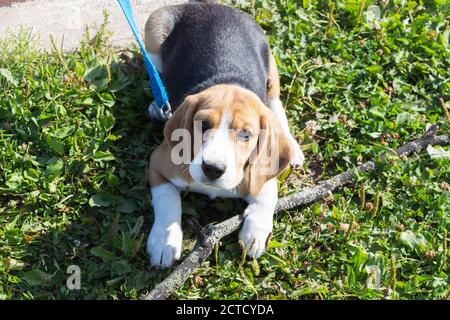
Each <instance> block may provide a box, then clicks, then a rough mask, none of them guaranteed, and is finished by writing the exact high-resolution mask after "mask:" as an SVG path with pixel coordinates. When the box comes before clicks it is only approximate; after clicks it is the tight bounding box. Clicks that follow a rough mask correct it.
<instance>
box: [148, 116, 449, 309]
mask: <svg viewBox="0 0 450 320" xmlns="http://www.w3.org/2000/svg"><path fill="white" fill-rule="evenodd" d="M437 130H438V126H437V125H432V126H431V127H430V128H429V129H428V131H426V132H425V134H424V135H423V136H422V137H420V138H419V139H416V140H414V141H411V142H408V143H406V144H405V145H403V146H401V147H400V148H398V149H397V150H395V151H391V152H388V153H386V154H383V155H382V156H381V157H380V161H381V162H385V161H386V158H387V157H389V156H391V157H401V158H404V157H408V156H410V155H413V154H418V153H420V152H421V151H423V150H425V149H426V148H427V147H428V146H429V145H450V136H448V135H447V136H436V133H437ZM376 168H377V165H376V162H375V161H374V160H372V161H368V162H365V163H363V164H361V165H359V166H357V167H356V168H354V169H351V170H348V171H346V172H344V173H341V174H338V175H336V176H334V177H331V178H330V179H328V180H325V181H322V182H320V183H318V184H317V186H315V187H313V188H308V189H306V190H303V191H301V192H299V193H295V194H292V195H289V196H286V197H284V198H281V199H279V200H278V203H277V206H276V208H275V212H280V211H282V210H288V209H292V208H295V207H298V206H301V205H307V204H311V203H314V202H316V201H319V200H321V199H323V198H325V197H327V196H329V195H330V194H331V192H332V191H333V190H335V189H336V188H338V187H342V186H344V185H346V184H347V183H349V182H351V180H352V179H353V177H355V175H356V174H357V172H370V171H374V170H375V169H376ZM243 221H244V219H243V217H242V215H235V216H233V217H231V218H230V219H228V220H225V221H223V222H221V223H218V224H216V225H214V226H212V227H209V228H208V229H206V231H205V232H204V234H202V236H201V237H199V239H202V241H199V240H198V241H197V245H196V247H195V248H194V250H193V251H192V252H191V253H190V254H189V255H188V257H187V258H186V259H185V260H184V261H183V262H181V264H180V265H178V267H176V269H175V270H174V271H173V272H172V273H171V274H170V275H169V276H168V277H167V278H166V279H165V280H163V281H162V282H161V283H159V284H157V285H156V286H155V288H154V289H153V290H152V291H151V292H150V293H149V294H147V295H144V296H142V297H141V299H143V300H163V299H167V298H168V297H169V296H170V295H171V294H172V293H173V292H174V291H175V290H176V289H178V288H179V287H181V286H182V285H183V283H184V282H185V281H186V280H187V278H188V277H189V276H190V275H191V274H192V273H193V272H194V270H195V269H196V268H198V267H199V266H200V265H201V264H202V263H203V262H204V261H205V260H206V259H207V258H208V257H209V255H210V254H211V252H212V251H213V249H214V247H215V245H216V244H217V243H218V242H219V240H220V239H222V238H223V237H225V236H227V235H229V234H231V233H233V232H234V231H236V230H237V229H239V227H240V225H241V224H242V222H243ZM196 229H197V231H196V233H198V227H196Z"/></svg>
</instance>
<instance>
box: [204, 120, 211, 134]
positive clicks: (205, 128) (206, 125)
mask: <svg viewBox="0 0 450 320" xmlns="http://www.w3.org/2000/svg"><path fill="white" fill-rule="evenodd" d="M209 129H211V126H210V124H209V122H208V121H202V133H205V132H206V131H208V130H209Z"/></svg>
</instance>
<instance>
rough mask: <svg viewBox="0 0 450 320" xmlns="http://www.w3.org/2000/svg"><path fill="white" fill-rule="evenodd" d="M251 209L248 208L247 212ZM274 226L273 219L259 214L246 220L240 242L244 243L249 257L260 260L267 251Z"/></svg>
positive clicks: (240, 233) (252, 215)
mask: <svg viewBox="0 0 450 320" xmlns="http://www.w3.org/2000/svg"><path fill="white" fill-rule="evenodd" d="M249 209H250V208H247V210H249ZM247 210H246V211H247ZM250 210H251V209H250ZM244 216H245V212H244ZM272 225H273V222H272V219H271V218H267V217H261V216H260V215H259V214H258V213H256V214H251V215H248V216H247V217H246V218H245V221H244V226H243V227H242V229H241V231H240V232H239V240H242V241H243V242H244V244H245V250H247V255H248V256H249V257H252V258H259V257H260V256H261V255H262V254H263V253H264V252H265V251H266V248H267V242H268V238H269V236H270V233H271V232H272ZM252 243H253V245H252Z"/></svg>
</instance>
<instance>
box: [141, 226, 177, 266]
mask: <svg viewBox="0 0 450 320" xmlns="http://www.w3.org/2000/svg"><path fill="white" fill-rule="evenodd" d="M182 242H183V231H182V230H181V227H180V226H179V225H178V224H172V225H171V226H169V227H168V228H161V227H158V226H153V228H152V231H151V232H150V235H149V237H148V240H147V253H148V255H149V258H150V264H151V265H152V266H155V267H156V268H158V269H160V268H169V267H171V266H172V265H173V263H174V262H175V261H176V260H178V259H179V258H180V256H181V247H182Z"/></svg>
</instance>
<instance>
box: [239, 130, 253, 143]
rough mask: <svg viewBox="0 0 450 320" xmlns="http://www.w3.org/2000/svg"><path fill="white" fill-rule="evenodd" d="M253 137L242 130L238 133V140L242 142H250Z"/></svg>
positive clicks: (248, 132)
mask: <svg viewBox="0 0 450 320" xmlns="http://www.w3.org/2000/svg"><path fill="white" fill-rule="evenodd" d="M251 137H252V133H251V132H250V131H248V130H244V129H241V130H239V131H238V132H237V138H238V139H239V140H241V141H248V140H250V138H251Z"/></svg>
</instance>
